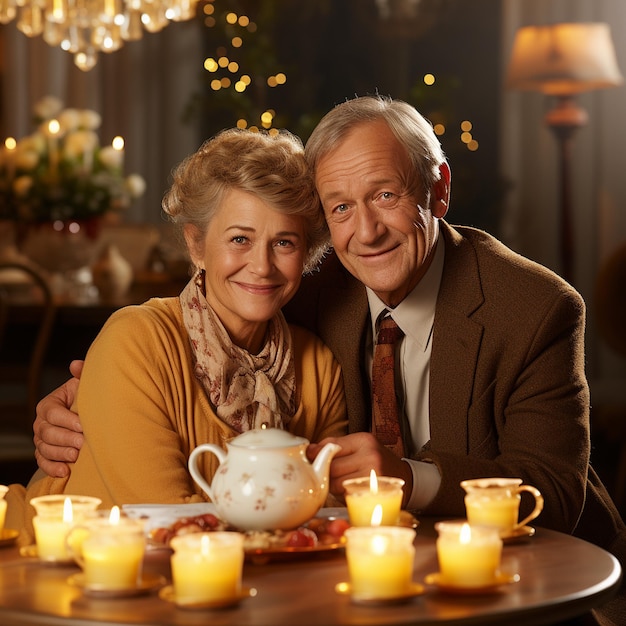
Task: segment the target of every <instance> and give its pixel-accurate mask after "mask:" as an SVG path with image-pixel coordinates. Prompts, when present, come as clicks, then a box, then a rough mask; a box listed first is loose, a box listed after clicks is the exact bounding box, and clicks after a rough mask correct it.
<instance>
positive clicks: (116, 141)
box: [111, 135, 124, 172]
mask: <svg viewBox="0 0 626 626" xmlns="http://www.w3.org/2000/svg"><path fill="white" fill-rule="evenodd" d="M111 146H112V147H113V150H115V151H116V154H117V155H118V159H117V166H118V168H119V170H120V172H123V171H124V138H123V137H120V136H119V135H118V136H117V137H114V138H113V141H112V142H111Z"/></svg>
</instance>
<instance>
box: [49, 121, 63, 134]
mask: <svg viewBox="0 0 626 626" xmlns="http://www.w3.org/2000/svg"><path fill="white" fill-rule="evenodd" d="M48 131H49V133H50V134H51V135H58V134H59V132H60V131H61V124H60V123H59V120H50V121H49V122H48Z"/></svg>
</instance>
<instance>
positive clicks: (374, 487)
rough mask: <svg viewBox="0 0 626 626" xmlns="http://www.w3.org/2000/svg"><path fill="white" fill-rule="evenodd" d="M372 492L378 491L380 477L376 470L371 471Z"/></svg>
mask: <svg viewBox="0 0 626 626" xmlns="http://www.w3.org/2000/svg"><path fill="white" fill-rule="evenodd" d="M370 493H378V478H376V472H375V471H374V470H372V471H371V472H370Z"/></svg>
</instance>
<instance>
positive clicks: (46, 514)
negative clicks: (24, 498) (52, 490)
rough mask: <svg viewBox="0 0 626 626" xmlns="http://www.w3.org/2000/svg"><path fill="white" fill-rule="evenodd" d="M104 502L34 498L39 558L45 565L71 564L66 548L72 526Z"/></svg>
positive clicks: (67, 497)
mask: <svg viewBox="0 0 626 626" xmlns="http://www.w3.org/2000/svg"><path fill="white" fill-rule="evenodd" d="M101 502H102V501H101V500H100V498H93V497H90V496H74V495H64V494H59V495H50V496H39V497H37V498H33V499H32V500H31V501H30V503H31V505H32V506H33V507H34V508H35V511H36V515H35V517H34V518H33V528H34V530H35V542H36V543H37V556H38V557H39V558H40V559H41V560H43V561H67V560H70V559H71V558H72V557H71V555H70V553H69V551H68V549H67V546H66V541H65V540H66V537H67V534H68V533H69V531H70V529H71V528H72V526H73V525H74V524H76V523H78V522H80V521H81V520H82V519H83V518H84V517H85V514H86V513H87V512H89V511H95V510H96V509H97V508H98V506H99V505H100V503H101Z"/></svg>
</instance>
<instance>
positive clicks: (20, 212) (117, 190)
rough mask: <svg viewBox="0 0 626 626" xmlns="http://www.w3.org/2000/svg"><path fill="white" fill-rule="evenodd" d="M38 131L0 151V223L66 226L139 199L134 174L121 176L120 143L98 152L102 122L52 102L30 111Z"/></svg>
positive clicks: (140, 189) (140, 181)
mask: <svg viewBox="0 0 626 626" xmlns="http://www.w3.org/2000/svg"><path fill="white" fill-rule="evenodd" d="M34 119H35V124H36V130H35V131H34V132H33V133H32V134H31V135H28V136H26V137H24V138H22V139H20V140H18V141H16V140H15V139H13V138H8V139H7V140H6V141H5V145H4V147H3V149H2V151H0V218H4V219H11V220H15V221H19V222H31V223H32V222H34V223H41V222H54V221H62V222H65V223H67V222H68V221H70V220H90V219H91V218H94V217H98V216H102V215H104V214H106V213H109V212H111V211H123V210H124V209H126V208H128V207H129V206H130V204H131V202H132V201H133V200H135V199H136V198H139V197H140V196H142V195H143V193H144V191H145V188H146V183H145V181H144V179H143V178H142V177H141V176H140V175H138V174H130V175H128V176H124V172H123V169H124V149H123V147H124V142H123V139H122V138H121V137H116V138H115V139H114V140H113V144H112V145H109V146H101V145H100V140H99V137H98V134H97V130H98V128H99V127H100V124H101V121H102V120H101V117H100V115H99V114H98V113H97V112H96V111H92V110H90V109H84V110H79V109H72V108H64V106H63V103H62V102H61V101H60V100H59V99H57V98H54V97H52V96H46V97H45V98H43V99H42V100H41V101H39V102H38V103H37V104H36V106H35V109H34Z"/></svg>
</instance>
